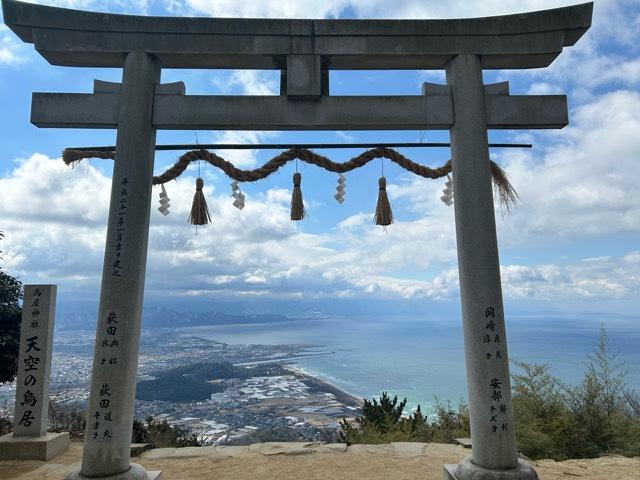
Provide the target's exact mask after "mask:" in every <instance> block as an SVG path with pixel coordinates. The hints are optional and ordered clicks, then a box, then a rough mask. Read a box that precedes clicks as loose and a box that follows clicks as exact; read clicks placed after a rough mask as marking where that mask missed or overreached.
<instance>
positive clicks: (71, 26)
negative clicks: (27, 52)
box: [2, 0, 593, 70]
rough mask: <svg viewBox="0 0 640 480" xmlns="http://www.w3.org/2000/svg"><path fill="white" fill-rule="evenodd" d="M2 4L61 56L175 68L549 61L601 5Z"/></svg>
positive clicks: (17, 23) (42, 45) (48, 51)
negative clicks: (350, 15) (251, 9)
mask: <svg viewBox="0 0 640 480" xmlns="http://www.w3.org/2000/svg"><path fill="white" fill-rule="evenodd" d="M2 6H3V12H4V21H5V23H6V24H7V25H8V26H9V27H10V28H11V29H12V30H13V31H14V32H15V33H16V34H17V35H18V36H20V38H21V39H22V40H23V41H25V42H32V43H34V44H35V47H36V49H37V50H38V52H39V53H40V54H41V55H43V56H44V57H45V58H46V59H47V60H48V61H49V62H51V63H53V64H57V65H75V66H93V67H120V66H122V64H123V59H124V56H125V55H126V53H127V52H129V51H131V46H132V45H135V46H136V49H139V50H141V51H146V52H149V53H151V54H153V55H155V56H157V57H158V59H159V60H160V62H161V63H162V64H163V65H164V66H165V67H167V68H269V69H281V68H283V67H284V65H282V64H281V63H282V60H281V59H283V58H285V57H286V56H287V55H318V56H322V57H323V58H324V60H325V61H326V62H327V64H328V65H330V68H332V69H347V70H353V69H407V68H412V69H433V68H436V69H441V68H444V66H445V65H446V63H447V62H448V61H449V60H450V59H451V58H452V57H453V56H455V55H457V54H474V55H480V56H481V57H482V65H483V67H484V68H500V69H502V68H537V67H543V66H547V65H549V64H550V63H551V62H552V61H553V60H554V59H555V58H556V57H557V56H558V54H559V53H560V52H561V51H562V49H563V47H565V46H569V45H573V44H574V43H575V42H576V41H577V40H578V39H579V38H580V37H581V36H582V35H583V34H584V32H585V31H586V30H587V29H588V28H589V26H590V25H591V15H592V10H593V4H591V3H588V4H583V5H576V6H571V7H564V8H558V9H552V10H545V11H540V12H530V13H522V14H517V15H504V16H496V17H485V18H465V19H452V20H285V19H231V18H169V17H139V16H127V15H112V14H106V13H93V12H83V11H75V10H66V9H59V8H52V7H46V6H41V5H31V4H26V3H21V2H15V1H12V0H2ZM176 32H181V34H180V35H176ZM163 33H166V35H163ZM78 45H81V46H82V48H77V46H78Z"/></svg>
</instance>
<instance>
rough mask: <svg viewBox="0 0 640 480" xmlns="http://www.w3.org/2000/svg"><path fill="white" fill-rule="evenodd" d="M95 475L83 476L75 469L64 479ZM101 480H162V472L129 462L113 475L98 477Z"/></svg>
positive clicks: (76, 479)
mask: <svg viewBox="0 0 640 480" xmlns="http://www.w3.org/2000/svg"><path fill="white" fill-rule="evenodd" d="M95 478H97V477H85V476H84V475H82V474H81V473H80V472H79V471H75V472H73V473H71V474H69V475H68V476H67V477H66V480H92V479H95ZM99 478H100V479H101V480H162V474H161V472H158V471H149V472H147V471H146V470H145V469H144V468H143V467H141V466H140V465H138V464H137V463H132V464H130V466H129V468H128V469H127V470H126V471H124V472H121V473H116V474H115V475H108V476H102V477H99Z"/></svg>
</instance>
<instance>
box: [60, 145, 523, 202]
mask: <svg viewBox="0 0 640 480" xmlns="http://www.w3.org/2000/svg"><path fill="white" fill-rule="evenodd" d="M85 158H103V159H109V158H111V159H113V158H115V152H114V151H96V150H72V149H66V150H65V151H64V152H63V154H62V159H63V160H64V162H65V163H66V164H67V165H69V164H74V163H77V162H79V161H80V160H82V159H85ZM376 158H387V159H389V160H391V161H392V162H394V163H396V164H398V165H399V166H400V167H402V168H404V169H405V170H407V171H409V172H411V173H414V174H416V175H419V176H421V177H425V178H431V179H437V178H442V177H445V176H446V175H447V174H448V173H451V170H452V168H451V160H449V161H448V162H446V163H445V164H444V165H442V166H440V167H437V168H429V167H427V166H424V165H420V164H419V163H416V162H413V161H412V160H410V159H408V158H407V157H405V156H404V155H402V154H401V153H400V152H398V151H396V150H393V149H391V148H386V147H378V148H373V149H370V150H367V151H366V152H363V153H361V154H360V155H358V156H356V157H353V158H351V159H350V160H347V161H346V162H344V163H337V162H333V161H331V160H330V159H329V158H327V157H325V156H322V155H318V154H317V153H314V152H312V151H311V150H307V149H305V148H291V149H289V150H286V151H285V152H282V153H280V154H279V155H276V156H275V157H273V158H272V159H271V160H269V161H268V162H266V163H265V164H264V165H262V166H261V167H259V168H256V169H254V170H242V169H239V168H236V167H235V166H234V165H233V164H232V163H230V162H228V161H226V160H225V159H224V158H222V157H220V156H218V155H216V154H215V153H212V152H210V151H208V150H191V151H189V152H187V153H185V154H184V155H182V156H181V157H180V158H179V159H178V161H177V162H176V163H175V164H174V165H173V166H172V167H170V168H169V169H168V170H166V171H165V172H164V173H162V174H160V175H158V176H154V177H153V184H154V185H161V184H163V183H167V182H169V181H171V180H174V179H176V178H178V177H179V176H180V175H181V174H182V173H183V172H184V171H185V170H186V169H187V167H188V166H189V164H190V163H191V162H194V161H197V160H204V161H206V162H208V163H210V164H211V165H212V166H214V167H217V168H219V169H220V170H222V171H223V172H224V173H225V174H227V175H228V176H229V177H231V178H233V179H234V180H237V181H239V182H255V181H257V180H262V179H263V178H266V177H268V176H269V175H271V174H272V173H274V172H276V171H277V170H278V169H279V168H280V167H282V166H283V165H285V164H286V163H287V162H290V161H292V160H296V159H298V160H301V161H303V162H306V163H309V164H312V165H316V166H318V167H320V168H324V169H325V170H328V171H330V172H335V173H345V172H349V171H351V170H354V169H356V168H360V167H362V166H364V165H366V164H367V163H369V162H370V161H372V160H375V159H376ZM490 169H491V177H492V179H493V184H494V189H495V192H496V194H497V195H498V197H499V199H500V203H501V205H502V206H503V207H504V208H505V209H506V210H507V211H508V210H509V208H510V207H511V206H512V205H515V204H516V202H517V199H518V195H517V193H516V191H515V190H514V188H513V186H512V185H511V183H510V182H509V179H508V178H507V176H506V174H505V172H504V170H502V169H501V168H500V166H498V165H497V164H496V163H495V162H493V161H491V163H490Z"/></svg>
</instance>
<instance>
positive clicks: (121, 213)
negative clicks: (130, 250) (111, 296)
mask: <svg viewBox="0 0 640 480" xmlns="http://www.w3.org/2000/svg"><path fill="white" fill-rule="evenodd" d="M128 205H129V179H128V178H127V177H124V178H123V179H122V181H121V182H120V195H119V197H118V223H117V228H116V236H115V245H114V247H115V252H116V253H115V256H114V258H113V262H112V263H111V275H113V276H114V277H121V276H122V268H123V265H122V255H123V253H124V252H123V245H124V238H125V235H126V233H127V210H128V208H129V207H128Z"/></svg>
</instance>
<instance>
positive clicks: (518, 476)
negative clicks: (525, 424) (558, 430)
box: [443, 457, 538, 480]
mask: <svg viewBox="0 0 640 480" xmlns="http://www.w3.org/2000/svg"><path fill="white" fill-rule="evenodd" d="M443 479H444V480H538V474H537V473H536V471H535V470H534V469H533V467H532V466H531V465H529V464H528V463H526V462H524V461H522V460H519V461H518V464H517V466H516V467H515V468H510V469H505V470H496V469H488V468H482V467H479V466H477V465H475V464H474V463H473V462H472V461H471V457H467V458H465V459H464V460H462V461H461V462H459V463H457V464H446V465H444V466H443Z"/></svg>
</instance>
